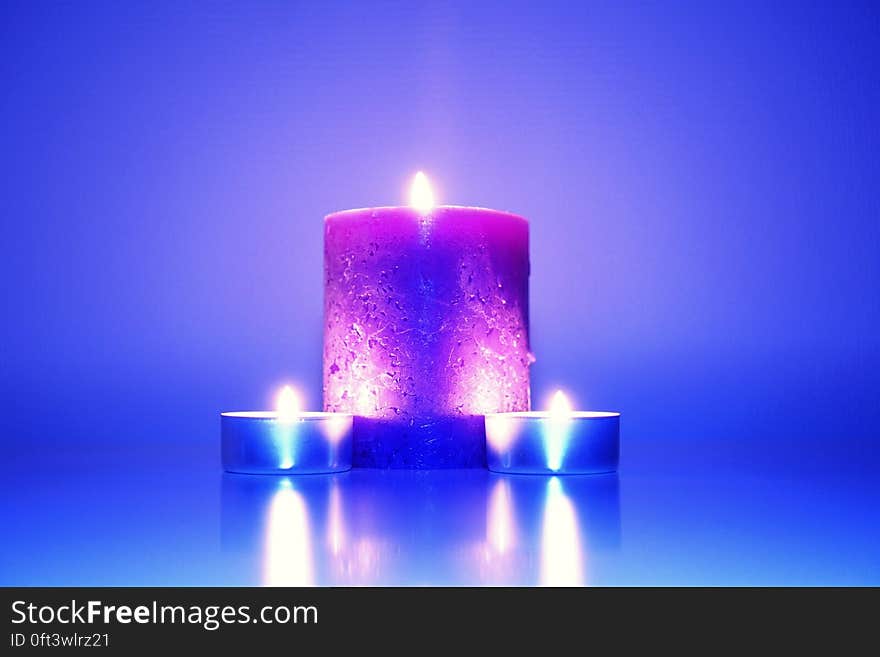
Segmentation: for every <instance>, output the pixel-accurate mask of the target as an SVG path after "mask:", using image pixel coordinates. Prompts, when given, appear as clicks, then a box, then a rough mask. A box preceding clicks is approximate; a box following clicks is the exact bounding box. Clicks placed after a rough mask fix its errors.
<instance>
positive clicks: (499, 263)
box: [324, 181, 532, 467]
mask: <svg viewBox="0 0 880 657" xmlns="http://www.w3.org/2000/svg"><path fill="white" fill-rule="evenodd" d="M415 192H416V193H415V194H414V196H415V197H416V198H415V199H414V203H413V206H411V207H381V208H365V209H360V210H346V211H343V212H337V213H334V214H331V215H328V216H327V217H326V219H325V232H324V264H325V279H324V282H325V288H324V289H325V296H324V311H325V317H324V321H325V325H324V406H325V409H326V410H329V411H341V412H350V413H354V414H356V415H359V416H362V417H363V418H367V419H369V420H372V421H374V422H373V423H372V424H370V425H369V426H370V430H364V429H362V430H361V431H357V430H356V432H355V464H356V465H380V466H387V467H443V466H445V467H462V466H467V465H481V464H482V461H483V459H484V458H485V455H484V444H483V440H484V436H483V433H482V418H479V419H477V416H480V415H482V414H484V413H489V412H501V411H525V410H528V409H529V365H530V363H531V361H532V356H531V354H530V352H529V343H528V276H529V255H528V236H529V228H528V222H527V221H526V220H525V219H524V218H522V217H519V216H517V215H514V214H510V213H508V212H500V211H497V210H489V209H485V208H472V207H459V206H438V207H432V206H431V202H430V198H426V196H427V195H426V194H425V193H424V189H423V190H422V192H423V193H422V194H421V195H419V193H418V192H419V181H417V183H416V185H415ZM373 429H375V430H373Z"/></svg>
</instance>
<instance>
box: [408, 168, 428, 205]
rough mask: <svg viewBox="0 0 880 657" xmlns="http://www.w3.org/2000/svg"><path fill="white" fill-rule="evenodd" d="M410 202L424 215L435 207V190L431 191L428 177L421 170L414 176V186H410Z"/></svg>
mask: <svg viewBox="0 0 880 657" xmlns="http://www.w3.org/2000/svg"><path fill="white" fill-rule="evenodd" d="M409 204H410V205H411V206H412V207H414V208H415V209H416V210H418V211H419V212H420V213H421V214H423V215H426V214H428V213H429V212H431V210H432V209H433V208H434V192H432V191H431V185H430V184H429V183H428V177H427V176H426V175H425V174H424V173H422V172H421V171H419V172H418V173H417V174H416V177H415V178H413V182H412V186H411V187H410V188H409Z"/></svg>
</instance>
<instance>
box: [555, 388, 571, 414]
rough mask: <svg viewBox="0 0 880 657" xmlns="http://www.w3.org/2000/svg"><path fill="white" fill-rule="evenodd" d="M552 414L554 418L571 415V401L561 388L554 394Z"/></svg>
mask: <svg viewBox="0 0 880 657" xmlns="http://www.w3.org/2000/svg"><path fill="white" fill-rule="evenodd" d="M549 410H550V415H551V416H552V417H553V418H559V419H564V418H569V417H571V413H572V407H571V402H570V401H569V400H568V397H566V396H565V393H564V392H562V391H561V390H557V391H556V392H555V393H554V394H553V398H552V399H551V400H550V409H549Z"/></svg>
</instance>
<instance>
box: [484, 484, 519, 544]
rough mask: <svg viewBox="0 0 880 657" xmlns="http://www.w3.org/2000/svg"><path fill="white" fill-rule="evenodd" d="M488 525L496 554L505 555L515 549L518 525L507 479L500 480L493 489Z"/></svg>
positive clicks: (488, 532) (488, 531)
mask: <svg viewBox="0 0 880 657" xmlns="http://www.w3.org/2000/svg"><path fill="white" fill-rule="evenodd" d="M486 525H487V529H486V534H487V540H488V543H489V545H491V546H492V547H493V548H494V549H495V551H496V552H498V553H499V554H504V553H505V552H507V551H508V550H509V549H511V547H513V545H514V544H515V542H516V525H515V524H514V519H513V500H512V499H511V497H510V484H509V483H508V481H507V480H506V479H499V480H498V481H496V482H495V484H494V486H493V487H492V492H491V494H490V496H489V511H488V513H487V517H486Z"/></svg>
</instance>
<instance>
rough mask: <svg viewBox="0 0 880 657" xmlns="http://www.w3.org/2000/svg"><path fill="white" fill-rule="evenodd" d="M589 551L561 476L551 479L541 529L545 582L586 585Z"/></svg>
mask: <svg viewBox="0 0 880 657" xmlns="http://www.w3.org/2000/svg"><path fill="white" fill-rule="evenodd" d="M584 558H585V555H584V552H583V551H582V549H581V530H580V527H579V525H578V518H577V514H576V513H575V509H574V505H573V504H572V503H571V500H570V499H569V498H568V496H567V495H566V494H565V492H564V491H563V489H562V483H561V482H560V481H559V478H558V477H553V478H551V479H550V480H549V481H548V482H547V497H546V499H545V501H544V522H543V526H542V529H541V570H540V583H541V585H542V586H583V585H584V583H585V582H584V566H583V561H584Z"/></svg>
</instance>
